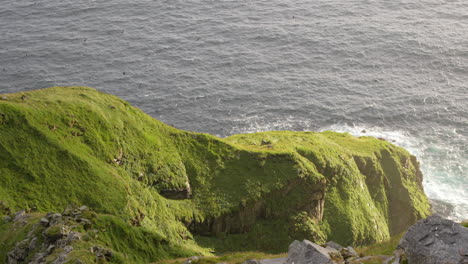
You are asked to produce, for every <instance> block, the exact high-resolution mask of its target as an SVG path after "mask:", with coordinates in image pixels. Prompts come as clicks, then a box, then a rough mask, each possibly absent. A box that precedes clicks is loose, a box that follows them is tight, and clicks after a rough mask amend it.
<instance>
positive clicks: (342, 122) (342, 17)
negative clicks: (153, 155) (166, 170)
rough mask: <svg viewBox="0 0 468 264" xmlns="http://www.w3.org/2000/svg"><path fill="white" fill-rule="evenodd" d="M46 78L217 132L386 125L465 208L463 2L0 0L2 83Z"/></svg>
mask: <svg viewBox="0 0 468 264" xmlns="http://www.w3.org/2000/svg"><path fill="white" fill-rule="evenodd" d="M54 85H86V86H92V87H95V88H97V89H99V90H101V91H104V92H108V93H112V94H115V95H118V96H120V97H122V98H124V99H126V100H128V101H130V102H131V103H132V104H133V105H135V106H137V107H139V108H141V109H142V110H144V111H145V112H147V113H148V114H150V115H152V116H153V117H155V118H158V119H160V120H162V121H164V122H166V123H169V124H171V125H174V126H176V127H178V128H181V129H186V130H191V131H199V132H207V133H212V134H215V135H218V136H221V137H224V136H228V135H231V134H234V133H250V132H256V131H267V130H283V129H288V130H296V131H303V130H335V131H341V132H349V133H352V134H355V135H357V136H361V135H366V136H376V137H383V138H385V139H387V140H389V141H391V142H394V143H395V144H397V145H400V146H403V147H405V148H407V149H408V150H409V151H410V152H411V153H412V154H414V155H416V156H417V157H418V159H419V161H420V162H421V169H422V171H423V174H424V188H425V191H426V193H427V195H428V196H429V198H430V199H431V200H432V202H433V205H434V210H436V211H437V212H439V213H442V214H444V215H446V216H449V217H451V218H453V219H457V220H460V219H467V218H468V177H467V174H468V162H467V159H468V1H464V0H417V1H415V0H395V1H387V0H350V1H342V0H314V1H310V0H308V1H305V0H268V1H267V0H259V1H254V0H235V1H227V0H216V1H214V0H205V1H203V0H134V1H129V0H99V1H97V0H96V1H95V0H84V1H72V0H2V1H1V4H0V93H7V92H17V91H24V90H32V89H39V88H45V87H49V86H54ZM364 131H365V133H364Z"/></svg>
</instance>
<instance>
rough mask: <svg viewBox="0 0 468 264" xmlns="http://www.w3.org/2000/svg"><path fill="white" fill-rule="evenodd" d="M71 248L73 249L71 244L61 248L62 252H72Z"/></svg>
mask: <svg viewBox="0 0 468 264" xmlns="http://www.w3.org/2000/svg"><path fill="white" fill-rule="evenodd" d="M72 250H73V247H72V246H66V247H64V248H63V252H65V253H67V254H68V253H70V252H72Z"/></svg>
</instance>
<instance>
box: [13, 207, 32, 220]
mask: <svg viewBox="0 0 468 264" xmlns="http://www.w3.org/2000/svg"><path fill="white" fill-rule="evenodd" d="M27 217H28V215H27V214H26V211H25V210H21V211H19V212H16V214H15V218H14V219H13V221H14V222H18V221H20V220H24V219H25V218H27Z"/></svg>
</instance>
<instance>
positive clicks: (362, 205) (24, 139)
mask: <svg viewBox="0 0 468 264" xmlns="http://www.w3.org/2000/svg"><path fill="white" fill-rule="evenodd" d="M0 98H1V99H0V182H1V184H0V201H2V208H3V209H2V210H1V211H2V212H0V213H2V214H4V215H11V214H12V213H13V212H14V211H17V210H19V209H23V208H29V209H31V210H32V211H34V212H35V213H33V216H31V217H32V218H31V219H34V217H36V218H37V219H40V218H41V217H43V216H44V214H45V213H46V212H49V211H62V210H63V208H65V207H66V206H67V205H69V204H76V205H87V206H89V207H90V208H91V209H92V210H93V211H95V212H97V214H96V217H94V218H93V219H92V221H93V225H94V226H95V228H96V229H99V230H103V231H102V234H101V235H100V236H97V238H93V239H91V240H88V241H83V240H80V241H77V242H74V243H78V244H77V246H76V248H77V249H79V248H81V247H80V246H79V244H80V243H86V244H85V246H83V247H82V248H83V249H84V248H86V247H87V246H89V245H91V244H93V243H94V244H97V245H105V246H106V247H107V248H109V249H111V250H112V251H114V252H115V257H114V258H113V259H112V260H111V262H122V263H132V262H134V263H142V262H149V261H155V260H158V259H165V258H171V257H178V256H187V255H196V254H210V252H214V251H216V252H223V251H231V250H237V251H240V250H260V251H267V252H273V253H275V252H282V251H285V250H286V249H287V246H288V245H289V243H290V242H291V241H292V239H304V238H307V239H311V240H315V241H325V240H335V241H337V242H340V243H343V244H354V245H363V244H370V243H373V242H376V241H382V240H385V239H388V238H389V237H390V236H391V235H394V234H398V233H401V232H402V231H404V230H405V228H407V227H408V226H409V225H411V224H412V223H414V222H415V221H416V220H417V219H419V218H422V217H425V216H426V215H428V213H429V205H428V202H427V198H426V196H425V195H424V192H423V190H422V185H421V181H422V175H421V172H420V170H419V168H418V163H417V161H416V159H415V158H414V157H413V156H411V155H410V154H409V153H408V152H407V151H405V150H404V149H402V148H399V147H396V146H394V145H392V144H390V143H388V142H386V141H384V140H379V139H375V138H371V137H360V138H357V137H354V136H351V135H349V134H341V133H335V132H322V133H315V132H290V131H273V132H265V133H255V134H243V135H235V136H231V137H228V138H224V139H220V138H216V137H214V136H211V135H207V134H201V133H192V132H186V131H181V130H178V129H175V128H173V127H170V126H168V125H165V124H163V123H161V122H160V121H158V120H155V119H153V118H151V117H149V116H148V115H146V114H144V113H143V112H142V111H140V110H138V109H136V108H134V107H132V106H130V105H129V104H128V103H127V102H125V101H123V100H121V99H119V98H117V97H115V96H112V95H108V94H104V93H101V92H98V91H96V90H94V89H91V88H86V87H53V88H48V89H43V90H38V91H33V92H25V93H18V94H7V95H1V96H0ZM37 219H36V220H37ZM31 222H34V221H31ZM14 226H15V223H12V222H5V223H0V258H1V259H3V258H5V255H6V254H7V252H8V251H9V250H11V248H12V247H13V246H14V245H15V243H17V242H19V241H21V240H23V239H24V237H25V233H27V230H28V224H26V225H23V226H21V227H14ZM13 227H14V228H13ZM30 228H31V227H29V229H30ZM23 229H24V230H23ZM13 230H14V231H13ZM75 251H76V250H75ZM75 251H74V252H75ZM88 253H89V250H84V251H83V253H82V254H81V255H80V254H78V255H77V256H75V257H76V258H80V259H85V257H83V256H85V255H86V254H88Z"/></svg>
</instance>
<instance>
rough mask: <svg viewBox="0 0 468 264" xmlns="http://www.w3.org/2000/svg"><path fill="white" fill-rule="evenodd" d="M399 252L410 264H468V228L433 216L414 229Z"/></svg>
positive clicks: (421, 221) (408, 234)
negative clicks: (404, 255) (403, 254)
mask: <svg viewBox="0 0 468 264" xmlns="http://www.w3.org/2000/svg"><path fill="white" fill-rule="evenodd" d="M398 248H399V249H402V250H403V251H404V252H405V254H406V257H407V258H408V262H409V263H411V264H438V263H444V264H468V228H465V227H463V226H461V225H460V224H457V223H455V222H453V221H450V220H448V219H444V218H442V217H441V216H439V215H432V216H429V217H428V218H426V219H423V220H420V221H418V222H417V223H416V224H414V225H413V226H411V227H410V228H409V229H408V232H407V233H406V234H405V235H404V236H403V238H402V239H401V241H400V244H399V245H398Z"/></svg>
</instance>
